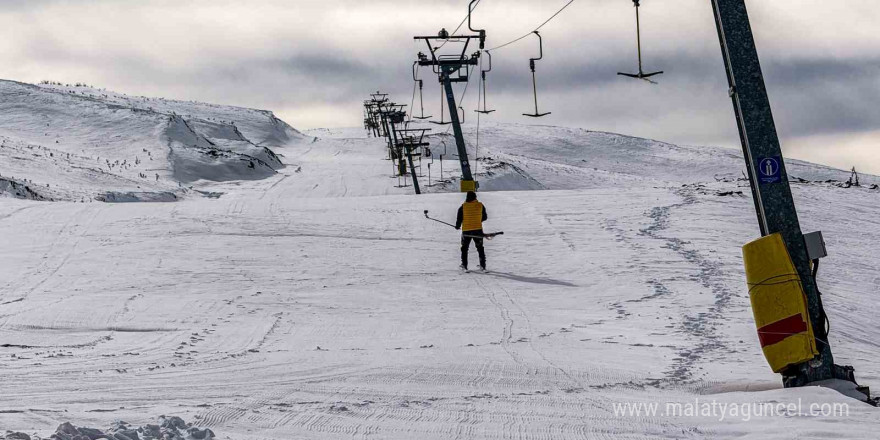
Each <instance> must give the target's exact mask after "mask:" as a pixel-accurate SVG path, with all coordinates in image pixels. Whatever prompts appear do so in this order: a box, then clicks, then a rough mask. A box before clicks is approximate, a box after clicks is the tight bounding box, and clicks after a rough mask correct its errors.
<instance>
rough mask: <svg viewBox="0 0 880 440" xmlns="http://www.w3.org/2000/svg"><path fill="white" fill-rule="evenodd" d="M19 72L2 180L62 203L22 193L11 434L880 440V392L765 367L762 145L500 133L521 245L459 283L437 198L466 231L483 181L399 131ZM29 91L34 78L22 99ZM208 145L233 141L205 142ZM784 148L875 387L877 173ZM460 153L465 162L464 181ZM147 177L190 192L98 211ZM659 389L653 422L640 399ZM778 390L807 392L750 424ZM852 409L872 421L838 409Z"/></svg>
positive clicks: (845, 327) (5, 339)
mask: <svg viewBox="0 0 880 440" xmlns="http://www.w3.org/2000/svg"><path fill="white" fill-rule="evenodd" d="M0 89H2V92H3V97H2V98H3V99H0V114H2V115H3V116H2V118H0V136H2V137H3V139H4V147H3V148H2V149H0V152H2V154H0V173H2V175H3V176H4V177H6V176H8V175H14V176H15V178H16V180H18V181H19V182H21V181H23V180H21V179H27V180H28V181H33V187H34V188H35V191H39V190H41V186H42V187H45V183H49V184H50V188H49V190H50V191H51V192H47V193H46V194H47V197H52V198H56V199H61V200H67V201H56V202H48V201H34V200H23V198H27V197H26V196H19V197H12V196H14V195H15V194H14V191H13V192H7V194H8V195H9V196H10V197H6V198H0V237H2V243H3V244H2V246H0V378H2V379H0V435H3V433H4V432H6V430H10V431H18V432H24V433H27V434H30V435H38V436H40V437H43V438H46V437H48V436H49V435H50V434H51V433H53V432H54V431H55V429H56V427H57V426H58V425H60V424H61V423H64V422H71V423H72V424H74V425H76V426H87V427H92V428H101V429H106V428H108V427H111V426H112V425H113V423H114V422H115V421H120V420H124V421H126V422H128V423H131V424H133V425H135V426H142V425H144V424H147V423H154V422H155V420H157V419H158V418H159V417H160V416H162V415H165V416H179V417H181V418H183V419H185V420H187V421H192V422H193V423H194V425H196V426H199V427H201V428H210V429H211V430H212V431H213V432H214V433H216V434H217V436H218V438H228V439H246V440H251V439H252V440H257V439H337V438H375V439H585V438H586V439H594V438H595V439H658V438H663V439H679V438H686V439H793V438H797V439H827V438H841V439H843V438H846V439H877V438H878V437H880V417H878V416H880V411H878V409H877V408H874V407H871V406H869V405H867V404H864V403H862V402H859V401H857V400H855V399H852V398H850V397H847V396H846V395H845V394H844V393H843V392H839V391H836V390H835V389H834V388H842V386H841V384H839V383H836V384H829V386H827V387H808V388H802V389H782V388H781V385H780V378H779V376H778V375H775V374H773V373H772V372H771V371H770V369H769V367H768V366H767V364H766V361H765V360H764V358H763V355H762V353H761V350H760V346H759V343H758V338H757V334H756V330H755V327H754V322H753V318H752V314H751V310H750V307H749V301H748V296H747V288H746V286H745V276H744V273H743V268H742V258H741V253H740V247H741V246H742V245H743V244H745V243H747V242H749V241H751V240H753V239H755V238H757V235H758V228H757V224H756V219H755V215H754V212H753V204H752V201H751V197H750V193H749V191H748V188H747V183H746V182H743V181H741V180H737V178H741V177H742V176H741V172H742V159H741V158H740V156H739V154H738V151H735V150H723V149H717V148H707V147H680V146H675V145H669V144H664V143H661V142H655V141H650V140H644V139H637V138H631V137H626V136H620V135H613V134H608V133H596V132H589V131H585V130H573V129H566V128H556V127H543V126H542V127H534V126H518V125H502V124H494V125H489V126H484V127H483V130H482V131H481V134H480V139H481V147H480V152H479V156H480V157H484V158H486V160H481V161H480V163H479V165H478V166H479V169H480V170H481V171H485V170H488V171H489V172H491V173H492V174H491V175H482V176H481V177H480V179H481V180H483V181H484V188H487V189H492V188H493V187H494V189H496V190H498V191H485V192H482V193H480V198H481V200H482V201H483V202H484V203H485V204H486V206H487V209H488V213H489V218H490V219H489V221H488V222H487V224H486V225H487V230H492V231H504V232H505V235H504V236H502V237H498V238H496V239H494V240H492V241H490V242H487V251H488V258H489V267H490V269H491V272H490V273H487V274H481V273H466V274H465V273H461V272H459V270H458V268H457V266H458V258H459V250H458V247H459V244H458V233H457V231H454V230H453V229H452V228H449V227H447V226H444V225H441V224H439V223H435V222H431V221H428V220H426V219H425V218H424V214H423V211H424V210H426V209H427V210H430V212H431V215H432V216H435V217H437V218H440V219H442V220H445V221H453V220H454V218H455V217H454V216H455V211H456V209H457V207H458V205H459V204H460V203H461V201H462V199H463V197H462V196H461V194H457V193H452V192H447V193H443V192H442V191H444V188H450V187H452V186H453V185H454V183H453V184H446V185H445V186H439V185H438V186H434V187H431V188H429V189H430V190H431V191H432V193H431V194H426V195H421V196H415V195H413V194H412V187H411V186H408V187H398V186H397V184H398V179H396V178H392V177H391V172H392V165H391V163H390V162H389V161H387V160H384V157H385V150H384V144H383V141H382V140H381V139H375V138H367V137H366V134H365V132H364V131H363V130H359V129H351V130H313V131H311V132H308V133H306V134H301V133H298V132H296V131H295V130H293V129H291V128H289V127H288V126H287V125H286V124H284V123H283V122H280V121H277V119H275V118H274V117H271V116H269V115H270V114H268V113H263V112H257V111H250V110H244V109H234V108H230V107H218V106H208V105H203V104H194V103H190V104H184V103H171V102H170V101H161V100H150V101H144V102H141V103H139V104H137V105H138V108H141V109H142V108H143V107H144V106H152V107H153V109H152V110H150V109H149V108H147V109H146V110H138V111H132V110H131V108H133V107H134V104H135V103H137V102H138V99H135V98H129V99H125V100H123V98H121V97H120V96H121V95H113V94H108V95H109V96H113V97H114V99H120V103H119V105H120V106H122V107H126V108H122V109H120V110H118V112H115V113H114V111H109V112H108V111H107V108H108V107H107V106H108V105H110V104H112V102H111V101H112V100H111V99H109V98H106V99H105V98H103V97H101V99H98V98H89V99H85V98H83V97H82V95H80V96H79V97H76V98H74V97H73V95H72V94H71V93H70V92H68V91H65V90H60V89H58V88H57V87H56V88H47V87H41V88H34V87H32V86H24V85H18V84H10V83H4V84H2V85H0ZM10 90H13V91H10ZM89 90H93V89H89ZM13 93H26V94H31V95H29V96H30V97H27V98H22V99H21V100H19V101H17V102H18V104H10V101H11V100H12V98H10V97H8V96H7V95H10V94H13ZM86 93H96V92H86ZM101 93H106V92H101ZM35 96H42V97H43V98H44V99H42V98H41V99H37V98H36V97H35ZM49 109H55V110H54V111H52V112H50V111H49ZM63 109H67V110H66V111H62V110H63ZM171 112H174V113H177V114H178V115H181V119H179V120H177V119H175V118H174V117H173V115H172V116H168V115H169V114H171ZM10 115H12V116H10ZM183 115H186V116H183ZM41 118H45V119H41ZM114 118H118V119H114ZM212 118H213V119H212ZM214 119H216V120H217V121H215V120H214ZM44 121H45V122H44ZM175 121H179V122H175ZM184 121H187V123H186V124H184ZM260 121H262V122H260ZM232 122H235V126H234V127H237V129H238V130H240V133H242V134H243V136H242V137H243V138H246V139H249V140H250V141H243V140H241V139H237V140H236V139H235V137H236V136H233V135H230V134H229V133H230V130H231V128H232V127H233V126H232ZM46 124H48V125H46ZM212 124H217V125H212ZM185 125H189V126H190V129H191V130H192V131H193V132H195V133H196V134H195V135H193V134H190V135H191V136H193V137H194V138H198V139H199V140H198V141H197V143H196V145H197V147H196V148H194V149H193V148H189V147H188V145H190V144H189V143H186V142H184V141H181V140H180V139H182V138H185V137H186V132H187V130H186V129H185ZM43 126H45V127H46V128H45V129H44V128H43ZM181 127H184V128H181ZM278 127H281V128H280V129H279V128H278ZM49 129H51V131H50V130H49ZM224 130H225V131H224ZM43 131H45V132H46V133H49V135H48V136H43V135H44V133H43ZM117 131H119V135H120V136H121V138H120V139H121V140H119V141H118V142H117V141H114V136H115V134H113V133H116V132H117ZM181 131H182V132H183V133H181ZM199 133H201V134H199ZM41 136H42V137H47V138H48V139H50V140H52V142H46V141H44V140H43V138H42V137H41ZM55 137H57V138H58V139H59V140H60V142H59V143H58V144H55V143H54V139H55ZM169 139H170V140H171V141H170V142H169ZM207 139H219V140H217V141H214V140H212V141H211V142H213V143H214V144H216V145H226V147H222V148H221V147H217V149H223V150H225V151H228V152H231V153H228V154H229V156H228V157H226V158H222V157H210V158H205V157H203V156H202V155H200V153H199V152H200V151H202V150H201V149H200V148H202V147H198V145H203V147H204V149H209V148H208V147H207V146H206V145H210V144H209V143H208V142H207V141H206V140H207ZM441 139H444V140H445V141H446V142H448V143H450V144H449V151H448V153H447V154H449V155H451V154H452V153H451V151H452V144H451V139H450V138H449V137H440V136H435V137H432V141H433V142H434V143H435V145H437V146H436V147H435V151H437V149H438V148H439V149H442V146H440V140H441ZM468 139H469V140H475V132H474V128H473V127H470V126H469V127H468ZM198 142H202V143H201V144H200V143H198ZM224 142H227V143H224ZM233 144H234V145H233ZM30 145H34V147H33V149H31V148H29V146H30ZM258 146H259V147H258ZM262 147H267V151H264V154H265V156H264V157H265V158H270V157H275V154H277V157H279V160H280V161H282V162H283V164H284V165H285V166H281V165H280V164H276V165H273V164H271V163H269V162H267V161H266V160H263V159H261V160H262V161H263V162H265V163H267V164H269V165H270V167H269V168H270V169H271V171H272V172H271V173H263V174H260V175H253V174H249V173H250V172H254V173H256V172H257V171H259V168H258V169H257V171H254V169H252V168H248V167H247V166H245V167H244V168H242V167H241V166H239V165H240V164H238V163H237V162H236V161H235V160H232V159H240V156H236V155H243V154H247V155H248V156H250V157H256V153H255V151H257V150H259V149H261V148H262ZM144 149H147V150H148V151H150V152H151V153H150V156H152V158H153V159H154V162H158V163H157V165H149V167H150V169H149V170H147V168H146V165H144V168H137V167H134V166H132V167H131V169H126V168H124V167H122V169H121V168H120V167H117V166H114V167H112V169H108V168H107V166H106V163H105V162H104V158H108V159H111V163H115V161H116V160H117V159H122V160H126V163H127V164H131V163H132V162H133V161H134V160H135V156H137V157H138V160H139V161H144V160H146V161H147V162H149V158H146V159H145V158H144V155H146V153H144V152H143V150H144ZM246 151H250V153H246ZM261 151H262V150H261ZM31 152H32V154H31ZM46 152H53V153H54V157H53V156H49V158H47V157H46V156H47V154H46ZM67 152H70V153H71V160H70V162H67V161H66V153H67ZM271 152H274V153H272V154H270V153H271ZM60 154H63V155H64V157H65V160H63V161H59V160H57V159H58V156H59V155H60ZM16 157H19V159H16ZM97 157H100V158H101V159H100V161H98V160H97V159H95V158H97ZM490 157H491V158H492V160H489V159H488V158H490ZM447 158H449V157H447ZM53 159H55V160H53ZM226 159H229V160H226ZM122 160H120V163H121V162H122ZM175 160H182V161H188V162H187V163H186V165H185V166H181V167H178V164H177V163H175ZM91 161H95V164H94V165H89V166H88V167H87V166H85V165H84V164H85V163H86V162H89V163H91ZM80 162H82V163H83V165H80V164H79V163H80ZM102 163H104V169H103V171H96V170H97V169H100V167H101V164H102ZM143 163H145V162H143ZM138 165H140V164H138ZM79 167H82V168H89V167H93V168H94V169H92V170H82V169H81V168H79ZM438 167H439V164H438V163H436V162H435V164H434V166H432V173H434V174H433V178H434V179H435V180H436V178H437V173H438ZM790 167H791V174H792V175H793V176H796V177H799V178H802V179H805V182H802V183H794V184H793V189H794V193H795V197H796V199H797V203H798V208H799V210H800V214H801V220H802V224H803V228H804V230H805V231H813V230H822V231H823V232H824V234H825V237H826V241H827V244H828V248H829V252H830V256H829V257H828V258H827V259H825V260H823V262H822V266H821V270H820V272H819V284H820V287H821V289H822V292H823V293H824V298H825V304H826V307H827V309H828V313H829V315H830V319H831V325H832V329H831V343H832V344H833V350H834V353H835V355H836V358H837V359H836V360H837V362H838V363H840V364H847V365H853V366H855V368H856V374H857V377H858V379H859V381H860V382H861V383H863V384H865V385H872V386H874V387H875V390H876V391H880V365H878V362H877V360H878V356H877V353H878V352H880V337H878V334H880V324H878V320H877V317H878V316H880V301H878V298H880V273H878V272H877V267H878V266H880V256H878V254H877V252H876V251H877V243H878V242H880V204H878V201H880V190H876V189H871V188H870V186H869V185H871V184H875V183H877V182H878V179H876V178H874V177H871V176H862V184H863V186H862V187H858V188H855V187H854V188H842V187H839V186H837V185H836V184H835V183H833V182H831V183H828V182H824V181H825V180H830V179H836V180H838V181H842V180H846V179H847V178H848V173H846V172H843V171H839V170H833V169H829V168H826V167H821V166H817V165H811V164H806V163H797V162H794V161H792V163H791V164H790ZM153 169H158V171H153ZM455 169H457V164H456V162H454V161H453V160H449V161H447V162H446V163H445V164H444V171H445V173H446V176H445V177H446V178H447V179H448V178H449V177H450V174H451V173H450V171H454V170H455ZM139 170H141V171H139ZM423 171H427V170H426V163H423ZM138 172H146V173H147V174H148V177H150V178H147V179H138ZM157 172H158V173H159V174H160V179H159V182H158V183H156V179H155V176H153V174H155V173H157ZM276 172H277V173H276ZM257 177H261V178H257ZM814 181H822V182H821V183H820V182H814ZM178 182H180V184H179V183H178ZM422 183H423V185H425V184H426V183H427V182H426V179H423V181H422ZM138 186H140V187H141V188H137V187H138ZM190 186H191V187H192V188H193V189H192V190H189V189H188V188H189V187H190ZM180 188H186V190H185V191H181V189H180ZM538 188H541V189H538ZM513 190H517V191H513ZM731 191H733V192H734V193H733V194H731V195H727V196H721V195H719V194H722V193H726V192H731ZM736 191H744V194H737V193H736ZM135 192H143V193H157V192H171V193H174V194H176V195H177V198H176V200H178V201H176V202H171V203H124V204H121V203H99V202H97V201H95V202H88V201H89V200H91V199H90V198H89V197H91V196H94V195H96V194H104V193H117V194H125V193H135ZM204 195H209V196H210V197H206V196H204ZM133 199H135V200H145V199H148V200H155V199H150V198H149V197H133ZM79 200H86V201H87V203H77V202H76V201H79ZM159 200H162V198H159ZM471 258H472V259H473V260H476V255H475V252H474V251H473V250H472V256H471ZM650 403H656V404H659V405H660V406H659V409H658V411H657V413H655V414H646V413H645V411H646V410H648V408H643V407H641V406H638V407H637V406H635V405H639V404H650ZM667 403H670V404H676V403H677V404H680V405H682V406H681V407H679V408H680V409H681V410H682V411H680V412H678V413H675V412H674V411H672V412H668V407H667ZM711 403H715V404H716V405H715V406H714V407H713V408H714V411H715V412H706V410H705V407H703V406H697V407H696V409H697V413H696V414H693V406H696V405H698V404H711ZM758 404H769V405H772V406H773V407H774V408H778V407H779V405H799V406H797V409H796V411H797V413H792V414H776V415H770V414H767V412H766V411H767V410H766V408H765V409H759V410H760V411H762V413H761V414H753V413H752V412H753V411H755V410H756V409H755V408H756V407H755V405H758ZM813 404H819V405H823V404H824V405H825V406H824V407H823V406H819V407H815V408H813V406H812V405H813ZM626 405H629V406H626ZM688 405H690V406H691V408H692V409H691V411H690V412H689V411H687V408H688ZM722 405H723V407H724V408H725V410H724V412H723V413H721V412H720V411H721V410H720V408H721V407H722ZM734 405H736V406H735V407H734ZM833 405H838V406H839V408H831V409H833V410H834V411H839V410H841V409H843V408H846V409H847V410H848V413H847V414H843V415H840V414H827V412H826V414H825V415H823V414H822V413H821V411H823V410H826V409H828V412H830V411H831V409H829V408H830V407H832V406H833ZM673 408H674V405H673ZM762 408H763V407H762ZM635 409H637V410H639V411H640V414H638V415H637V414H635V413H634V412H632V411H634V410H635ZM734 409H735V411H734ZM814 409H816V410H817V411H818V412H817V413H813V412H812V411H813V410H814ZM622 412H626V414H623V413H622ZM746 412H748V414H745V413H746Z"/></svg>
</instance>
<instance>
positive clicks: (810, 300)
mask: <svg viewBox="0 0 880 440" xmlns="http://www.w3.org/2000/svg"><path fill="white" fill-rule="evenodd" d="M711 1H712V7H713V10H714V12H715V22H716V25H717V28H718V37H719V41H720V43H721V54H722V56H723V58H724V64H725V68H726V70H727V78H728V82H729V86H730V88H729V95H730V98H731V99H732V101H733V110H734V113H735V115H736V122H737V127H738V128H739V134H740V140H741V141H742V148H743V154H744V155H745V161H746V169H747V170H748V174H749V180H750V182H751V188H752V196H753V200H754V202H755V211H756V213H757V217H758V225H759V226H760V228H761V235H762V236H768V235H770V234H775V233H779V234H780V235H781V236H782V239H783V241H784V243H785V245H786V247H787V248H788V252H789V254H790V256H791V260H792V262H793V263H794V266H795V268H796V269H797V276H798V277H799V278H800V282H801V284H802V286H803V289H804V293H805V294H806V298H807V308H808V312H809V317H810V323H811V326H812V330H813V333H814V334H815V335H816V338H817V342H818V343H817V344H816V349H817V351H818V352H819V354H818V355H817V356H816V357H815V358H813V359H812V360H810V361H808V362H804V363H800V364H796V365H792V366H790V367H788V368H787V369H785V370H783V371H782V372H781V373H782V376H783V384H784V385H785V386H786V387H798V386H804V385H807V384H809V383H813V382H818V381H822V380H827V379H842V380H846V381H850V382H853V383H855V375H854V371H853V368H852V367H843V366H839V365H835V364H834V358H833V356H832V355H831V345H830V343H829V341H828V338H827V331H826V327H825V323H826V319H827V317H826V315H825V311H824V309H823V307H822V300H821V296H820V293H819V290H818V288H817V285H816V279H815V272H814V271H813V268H811V262H812V264H813V265H814V266H815V267H818V266H817V265H818V259H817V258H818V257H813V256H811V255H810V252H808V243H807V240H806V239H805V236H804V234H803V233H802V231H801V227H800V223H799V221H798V215H797V210H796V209H795V204H794V199H793V198H792V193H791V187H790V186H789V183H788V174H787V173H786V170H785V163H784V161H783V157H782V149H781V147H780V143H779V137H778V135H777V133H776V126H775V123H774V121H773V113H772V110H771V108H770V100H769V98H768V96H767V89H766V86H765V84H764V76H763V73H762V71H761V64H760V62H759V60H758V51H757V49H756V47H755V40H754V35H753V34H752V29H751V25H750V24H749V16H748V13H747V11H746V5H745V1H744V0H711ZM859 389H860V391H862V392H864V393H865V394H866V395H869V392H868V389H867V387H860V388H859ZM869 401H870V397H869Z"/></svg>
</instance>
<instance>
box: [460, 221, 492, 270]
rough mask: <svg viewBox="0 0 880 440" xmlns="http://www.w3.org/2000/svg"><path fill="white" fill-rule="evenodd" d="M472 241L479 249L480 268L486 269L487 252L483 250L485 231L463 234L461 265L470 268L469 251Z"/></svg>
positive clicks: (465, 232)
mask: <svg viewBox="0 0 880 440" xmlns="http://www.w3.org/2000/svg"><path fill="white" fill-rule="evenodd" d="M471 240H473V242H474V245H475V246H476V247H477V253H478V254H480V267H486V250H485V249H483V230H482V229H477V230H476V231H464V232H462V234H461V265H462V266H464V267H468V249H469V248H470V247H471Z"/></svg>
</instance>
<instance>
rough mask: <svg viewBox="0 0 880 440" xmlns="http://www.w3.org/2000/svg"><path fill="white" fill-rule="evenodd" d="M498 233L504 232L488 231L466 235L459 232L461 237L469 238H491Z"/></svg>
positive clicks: (502, 233)
mask: <svg viewBox="0 0 880 440" xmlns="http://www.w3.org/2000/svg"><path fill="white" fill-rule="evenodd" d="M499 235H504V232H488V233H485V234H483V235H468V234H461V236H462V237H470V238H485V239H486V240H491V239H493V238H495V237H497V236H499Z"/></svg>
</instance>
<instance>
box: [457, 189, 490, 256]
mask: <svg viewBox="0 0 880 440" xmlns="http://www.w3.org/2000/svg"><path fill="white" fill-rule="evenodd" d="M487 219H488V216H486V207H485V206H483V204H482V203H480V202H479V201H477V193H475V192H473V191H468V193H467V197H466V198H465V202H464V203H462V205H461V207H460V208H458V218H457V220H456V221H455V229H456V230H461V231H462V234H461V268H462V269H464V270H467V268H468V249H469V248H470V247H471V240H473V242H474V245H475V246H476V247H477V253H479V254H480V269H481V270H483V271H485V270H486V251H485V250H484V249H483V222H484V221H486V220H487Z"/></svg>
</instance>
